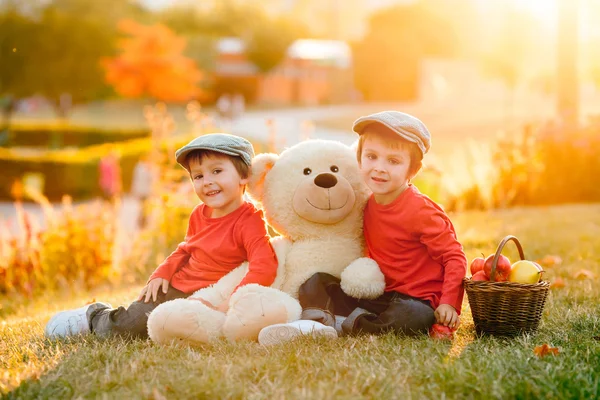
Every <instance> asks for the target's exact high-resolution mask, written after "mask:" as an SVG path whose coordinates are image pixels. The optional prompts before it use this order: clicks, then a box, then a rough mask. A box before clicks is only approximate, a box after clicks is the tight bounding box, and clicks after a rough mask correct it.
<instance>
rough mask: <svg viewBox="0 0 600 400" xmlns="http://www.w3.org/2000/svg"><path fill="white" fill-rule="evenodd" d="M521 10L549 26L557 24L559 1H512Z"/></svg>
mask: <svg viewBox="0 0 600 400" xmlns="http://www.w3.org/2000/svg"><path fill="white" fill-rule="evenodd" d="M512 2H513V3H514V4H515V5H516V6H517V7H518V8H520V9H522V10H524V11H527V12H529V13H530V14H531V15H533V16H534V17H535V18H537V19H539V20H540V21H542V22H544V23H547V24H552V25H553V24H554V23H555V22H556V13H557V7H558V4H557V0H512Z"/></svg>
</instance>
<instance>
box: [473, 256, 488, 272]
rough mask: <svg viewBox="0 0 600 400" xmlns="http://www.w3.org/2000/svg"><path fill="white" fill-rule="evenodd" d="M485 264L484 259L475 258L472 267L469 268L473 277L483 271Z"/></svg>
mask: <svg viewBox="0 0 600 400" xmlns="http://www.w3.org/2000/svg"><path fill="white" fill-rule="evenodd" d="M484 263H485V260H484V259H483V257H475V258H474V259H473V261H471V266H470V267H469V270H470V271H471V275H475V274H476V273H478V272H479V271H483V264H484Z"/></svg>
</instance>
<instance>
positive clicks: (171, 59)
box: [102, 20, 202, 101]
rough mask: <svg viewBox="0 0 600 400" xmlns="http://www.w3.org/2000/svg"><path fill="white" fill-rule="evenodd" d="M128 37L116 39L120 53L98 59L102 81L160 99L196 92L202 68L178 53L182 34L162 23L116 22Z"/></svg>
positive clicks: (182, 43) (180, 97)
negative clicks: (103, 78)
mask: <svg viewBox="0 0 600 400" xmlns="http://www.w3.org/2000/svg"><path fill="white" fill-rule="evenodd" d="M119 30H120V31H121V32H123V33H124V34H126V35H128V36H129V37H126V38H123V39H121V40H120V41H119V42H118V48H119V49H120V53H119V54H118V55H117V56H116V57H114V58H106V59H103V60H102V66H103V67H104V69H105V71H106V75H105V79H106V82H107V83H109V84H110V85H112V86H113V87H114V89H115V90H116V91H117V93H119V94H120V95H122V96H124V97H130V98H137V97H142V96H150V97H153V98H155V99H156V100H162V101H187V100H190V99H192V98H194V97H197V96H199V95H200V91H199V89H198V87H197V84H198V82H199V81H200V80H201V79H202V72H201V71H200V70H199V69H198V68H197V66H196V64H195V62H194V61H193V60H192V59H190V58H187V57H185V56H184V55H183V54H182V53H183V50H184V49H185V46H186V41H185V39H184V38H181V37H178V36H177V35H175V34H174V33H173V32H172V31H171V30H170V29H169V28H167V27H166V26H164V25H161V24H156V25H151V26H145V25H141V24H139V23H137V22H135V21H132V20H122V21H120V22H119Z"/></svg>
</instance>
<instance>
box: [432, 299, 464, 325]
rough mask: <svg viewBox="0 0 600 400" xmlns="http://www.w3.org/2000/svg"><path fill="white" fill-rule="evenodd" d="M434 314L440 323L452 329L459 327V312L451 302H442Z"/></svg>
mask: <svg viewBox="0 0 600 400" xmlns="http://www.w3.org/2000/svg"><path fill="white" fill-rule="evenodd" d="M433 315H434V316H435V320H436V321H437V323H438V324H442V325H444V326H447V327H449V328H452V329H456V328H458V322H459V318H458V313H457V312H456V310H455V309H454V307H452V306H451V305H450V304H440V305H439V306H438V308H437V309H436V310H435V312H434V314H433Z"/></svg>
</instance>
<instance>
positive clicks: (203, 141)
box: [175, 133, 254, 169]
mask: <svg viewBox="0 0 600 400" xmlns="http://www.w3.org/2000/svg"><path fill="white" fill-rule="evenodd" d="M194 150H210V151H216V152H218V153H223V154H227V155H229V156H237V157H240V158H241V159H242V160H243V161H244V162H245V163H246V164H247V165H248V166H250V165H252V159H253V158H254V148H253V147H252V143H250V142H249V141H247V140H246V139H244V138H243V137H239V136H235V135H229V134H227V133H210V134H208V135H202V136H198V137H197V138H196V139H194V140H192V141H191V142H189V143H188V144H186V145H185V146H183V147H182V148H180V149H179V150H177V151H176V152H175V158H176V159H177V162H178V163H179V164H181V165H182V166H183V167H184V168H186V169H187V167H186V166H185V158H186V157H187V155H188V154H190V152H191V151H194Z"/></svg>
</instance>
